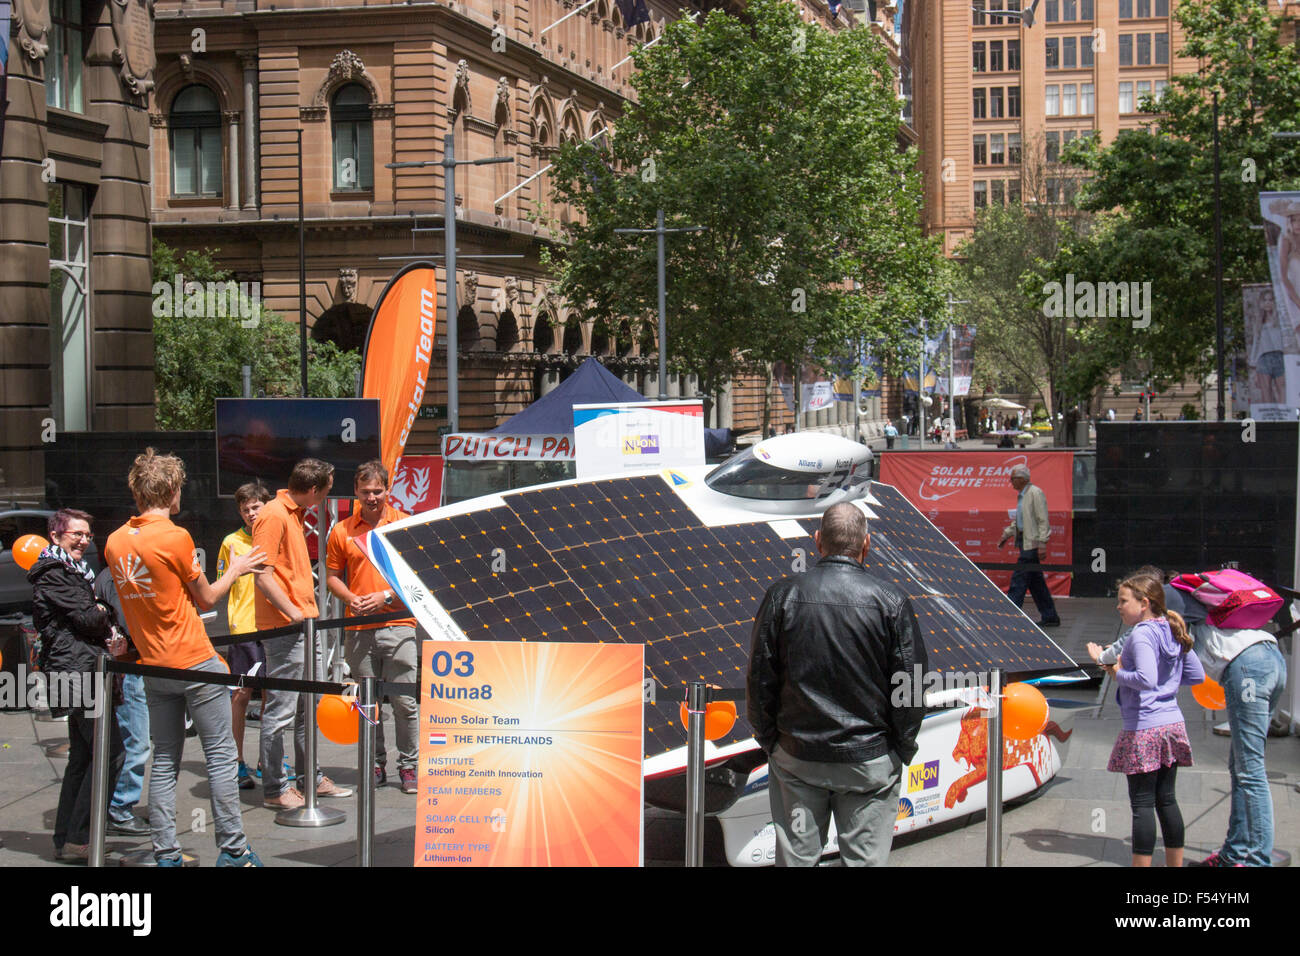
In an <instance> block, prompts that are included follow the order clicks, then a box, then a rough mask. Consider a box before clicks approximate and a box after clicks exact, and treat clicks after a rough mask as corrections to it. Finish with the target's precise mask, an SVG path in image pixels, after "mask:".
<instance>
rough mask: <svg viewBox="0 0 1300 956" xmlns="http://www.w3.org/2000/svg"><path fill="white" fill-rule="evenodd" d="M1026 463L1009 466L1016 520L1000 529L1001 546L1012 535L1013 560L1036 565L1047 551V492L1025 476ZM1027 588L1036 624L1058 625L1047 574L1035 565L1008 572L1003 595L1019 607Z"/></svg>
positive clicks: (1026, 473)
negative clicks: (1036, 616) (1033, 608)
mask: <svg viewBox="0 0 1300 956" xmlns="http://www.w3.org/2000/svg"><path fill="white" fill-rule="evenodd" d="M1029 477H1030V473H1029V466H1028V465H1016V466H1015V467H1014V468H1012V469H1011V487H1012V488H1014V489H1016V520H1015V521H1014V522H1013V523H1011V524H1009V525H1007V526H1006V528H1004V529H1003V531H1002V540H1001V541H999V542H998V547H999V548H1001V547H1003V546H1005V545H1006V544H1007V542H1009V541H1012V540H1013V539H1014V542H1015V546H1016V549H1017V550H1018V551H1019V552H1020V556H1019V557H1018V558H1016V563H1017V564H1029V565H1037V564H1038V563H1039V562H1040V560H1041V559H1042V558H1043V557H1044V556H1045V555H1046V553H1047V540H1048V538H1050V537H1051V536H1052V524H1051V521H1050V520H1049V519H1048V512H1047V496H1046V495H1044V494H1043V489H1041V488H1039V487H1038V486H1037V485H1035V484H1033V483H1032V482H1030V480H1029ZM1026 589H1028V591H1029V593H1030V595H1032V596H1033V599H1034V605H1035V606H1036V607H1037V608H1038V617H1039V621H1038V626H1039V627H1059V626H1060V624H1061V618H1060V615H1058V614H1057V613H1056V604H1055V603H1054V602H1053V601H1052V592H1051V591H1050V590H1048V588H1047V578H1045V577H1044V576H1043V572H1042V571H1040V570H1039V569H1038V568H1033V569H1032V570H1017V571H1016V572H1014V573H1013V574H1012V575H1011V586H1010V588H1009V589H1008V590H1007V597H1009V598H1011V603H1012V604H1014V605H1015V606H1016V607H1020V606H1021V604H1023V603H1024V600H1025V591H1026Z"/></svg>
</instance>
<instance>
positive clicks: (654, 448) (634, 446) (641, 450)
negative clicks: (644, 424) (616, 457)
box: [623, 435, 659, 455]
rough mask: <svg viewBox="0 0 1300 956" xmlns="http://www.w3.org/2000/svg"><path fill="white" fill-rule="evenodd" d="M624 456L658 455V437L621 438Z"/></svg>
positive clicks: (630, 436)
mask: <svg viewBox="0 0 1300 956" xmlns="http://www.w3.org/2000/svg"><path fill="white" fill-rule="evenodd" d="M623 454H624V455H657V454H659V436H658V435H627V436H625V437H624V438H623Z"/></svg>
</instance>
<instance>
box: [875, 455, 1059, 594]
mask: <svg viewBox="0 0 1300 956" xmlns="http://www.w3.org/2000/svg"><path fill="white" fill-rule="evenodd" d="M1016 465H1028V466H1029V471H1030V481H1032V482H1033V483H1034V484H1035V485H1037V486H1038V487H1039V488H1042V489H1043V494H1044V495H1046V496H1047V517H1048V521H1049V523H1050V524H1051V526H1052V534H1051V537H1050V538H1048V541H1047V548H1046V549H1045V550H1046V552H1047V553H1046V554H1042V553H1040V555H1039V559H1040V560H1041V561H1042V562H1043V563H1044V564H1071V563H1072V562H1073V555H1074V542H1073V540H1072V535H1071V529H1072V526H1073V524H1074V522H1073V513H1074V455H1073V454H1071V453H1070V452H1068V451H1038V452H1035V451H1022V452H1013V451H1002V452H996V451H956V452H943V451H934V452H892V453H890V452H886V453H885V454H884V455H882V456H881V463H880V481H881V482H882V483H883V484H886V485H893V486H894V487H895V488H897V489H898V490H899V491H901V492H902V493H903V495H904V496H905V497H906V498H907V500H908V501H910V502H912V504H914V505H916V507H917V508H918V509H919V510H920V512H921V513H922V514H923V515H925V516H926V517H927V518H929V519H930V521H931V522H933V523H934V526H935V527H936V528H938V529H939V530H940V531H942V532H943V533H944V535H945V536H946V537H947V538H948V539H949V540H950V541H952V543H953V544H955V545H957V547H958V549H959V550H960V551H961V552H962V554H964V555H966V557H968V558H970V559H971V560H972V561H974V562H975V563H976V564H1014V563H1015V560H1016V558H1017V557H1019V554H1020V553H1019V552H1018V551H1017V550H1016V548H1015V542H1014V541H1012V542H1009V543H1008V544H1007V545H1006V547H1003V548H999V547H998V541H999V540H1000V539H1001V537H1002V531H1003V529H1004V528H1006V527H1007V525H1009V524H1014V523H1015V520H1016V501H1017V494H1016V489H1015V488H1013V487H1011V478H1010V475H1011V469H1012V468H1013V467H1015V466H1016ZM985 573H986V574H987V575H988V577H989V579H990V580H992V581H993V583H994V584H996V585H997V586H998V587H999V588H1001V589H1002V590H1004V591H1005V590H1006V589H1007V587H1009V586H1010V584H1011V572H1010V571H986V572H985ZM1047 587H1048V589H1049V590H1050V591H1051V592H1052V593H1053V594H1056V595H1061V596H1065V595H1068V594H1069V593H1070V575H1069V574H1068V573H1066V572H1050V573H1048V575H1047Z"/></svg>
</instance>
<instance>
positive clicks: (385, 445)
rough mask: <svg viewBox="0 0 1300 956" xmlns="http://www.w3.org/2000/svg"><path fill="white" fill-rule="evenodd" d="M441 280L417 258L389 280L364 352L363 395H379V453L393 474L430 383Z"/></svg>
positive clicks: (362, 367)
mask: <svg viewBox="0 0 1300 956" xmlns="http://www.w3.org/2000/svg"><path fill="white" fill-rule="evenodd" d="M437 313H438V285H437V281H436V279H435V276H434V267H433V264H432V263H429V262H413V263H411V264H410V265H409V266H406V267H405V268H404V269H402V271H401V272H399V273H397V275H395V276H393V278H392V279H391V280H389V283H388V285H387V286H386V287H385V288H384V291H383V293H382V294H381V295H380V296H379V302H378V303H377V304H376V305H375V311H374V315H372V316H371V318H370V329H369V331H367V332H366V344H365V347H364V348H363V349H362V351H361V361H362V366H361V378H362V383H361V394H362V395H363V396H364V397H366V398H377V399H379V410H380V415H381V418H382V421H381V425H382V432H381V436H382V437H381V441H380V446H381V448H382V452H381V455H380V457H381V458H382V460H383V462H384V467H385V468H387V469H388V473H389V474H390V475H391V474H392V473H393V470H394V467H395V466H396V465H397V459H398V458H400V457H401V455H402V450H403V449H404V448H405V447H406V442H407V439H409V438H410V437H411V428H412V427H414V425H415V422H416V420H417V419H418V418H419V416H420V406H421V405H422V404H423V402H424V390H425V389H426V388H427V387H428V385H429V360H430V356H431V355H432V354H433V343H434V340H435V338H436V333H437V326H438V324H437Z"/></svg>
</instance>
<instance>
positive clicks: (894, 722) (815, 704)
mask: <svg viewBox="0 0 1300 956" xmlns="http://www.w3.org/2000/svg"><path fill="white" fill-rule="evenodd" d="M815 540H816V542H817V548H818V550H819V551H820V552H821V555H822V558H821V560H820V561H818V562H817V564H816V565H815V566H814V567H813V568H811V569H810V570H808V571H807V572H805V573H804V574H801V575H798V576H797V577H793V578H785V579H784V580H781V581H778V582H777V583H776V584H774V585H772V587H771V588H769V589H768V592H767V595H766V596H765V597H764V599H763V604H762V606H761V607H760V609H759V612H758V616H757V618H755V620H754V638H753V650H752V653H751V655H750V661H749V682H748V698H749V700H748V716H749V721H750V724H751V725H752V726H753V728H754V737H755V738H756V739H757V740H758V742H759V744H761V745H762V747H763V749H764V750H765V751H766V752H767V754H768V761H769V763H768V766H769V783H768V793H769V795H770V799H771V803H772V819H773V822H774V823H775V824H776V834H777V857H776V861H777V865H778V866H812V865H815V864H816V863H817V860H818V858H819V857H820V856H821V851H822V848H823V846H824V845H825V843H826V838H827V833H828V828H829V824H830V817H831V814H832V813H834V815H835V829H836V831H837V833H838V836H839V847H840V857H841V859H842V861H843V862H844V864H845V865H846V866H881V865H884V863H885V860H886V858H887V857H888V855H889V846H890V843H891V842H892V840H893V825H894V819H895V818H896V816H897V810H898V790H899V782H900V780H901V776H902V768H903V767H904V766H906V765H907V764H908V762H910V761H911V759H912V757H913V756H915V754H916V735H917V732H918V731H919V730H920V727H921V718H922V717H924V716H925V707H924V704H923V701H922V698H921V688H920V687H914V686H913V680H914V676H915V671H914V667H915V665H918V664H919V665H920V666H921V669H922V670H924V668H925V666H926V664H927V657H926V652H925V645H924V643H923V642H922V640H921V633H920V628H919V627H918V626H917V623H916V615H915V613H914V612H913V611H912V605H911V602H910V601H909V600H908V598H907V595H906V594H905V593H904V592H903V591H902V590H901V589H900V588H898V587H897V586H895V585H894V584H891V583H889V582H887V581H884V580H881V579H880V578H877V577H874V576H872V575H871V574H869V573H868V572H867V570H866V569H865V568H864V567H863V566H862V561H863V560H864V559H865V558H866V554H867V548H868V545H869V541H870V539H869V537H868V534H867V521H866V516H865V515H864V514H863V512H862V511H861V510H860V509H859V508H857V507H856V506H855V505H852V504H848V503H844V504H838V505H834V506H832V507H831V508H828V509H827V510H826V513H825V514H824V515H823V516H822V524H821V530H820V531H819V532H818V533H817V534H816V536H815ZM900 704H901V705H902V706H899V705H900Z"/></svg>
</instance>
